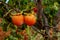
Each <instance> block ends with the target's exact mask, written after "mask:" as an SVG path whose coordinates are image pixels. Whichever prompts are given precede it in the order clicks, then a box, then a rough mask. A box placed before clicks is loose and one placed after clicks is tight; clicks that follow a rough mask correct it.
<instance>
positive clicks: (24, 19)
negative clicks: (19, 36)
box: [12, 14, 36, 26]
mask: <svg viewBox="0 0 60 40" xmlns="http://www.w3.org/2000/svg"><path fill="white" fill-rule="evenodd" d="M12 23H13V24H14V25H17V26H20V25H22V24H24V23H25V24H27V25H29V26H32V25H34V24H35V23H36V16H35V15H33V14H27V15H25V16H24V15H22V14H18V15H17V14H16V15H13V16H12Z"/></svg>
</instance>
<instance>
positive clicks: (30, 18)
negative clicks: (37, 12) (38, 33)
mask: <svg viewBox="0 0 60 40" xmlns="http://www.w3.org/2000/svg"><path fill="white" fill-rule="evenodd" d="M24 18H25V20H24V22H25V24H27V25H29V26H32V25H34V24H35V23H36V17H35V16H34V15H33V14H32V15H26V16H25V17H24Z"/></svg>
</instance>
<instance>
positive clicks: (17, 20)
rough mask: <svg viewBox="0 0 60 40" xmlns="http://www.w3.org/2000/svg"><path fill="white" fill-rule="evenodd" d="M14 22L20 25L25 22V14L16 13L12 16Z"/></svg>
mask: <svg viewBox="0 0 60 40" xmlns="http://www.w3.org/2000/svg"><path fill="white" fill-rule="evenodd" d="M12 23H13V24H14V25H17V26H20V25H22V24H23V23H24V17H23V15H14V16H12Z"/></svg>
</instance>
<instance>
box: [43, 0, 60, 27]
mask: <svg viewBox="0 0 60 40" xmlns="http://www.w3.org/2000/svg"><path fill="white" fill-rule="evenodd" d="M42 5H43V6H44V8H43V9H44V14H45V15H46V17H47V18H48V22H49V25H50V26H54V25H56V24H55V21H54V17H55V16H56V14H57V12H58V10H59V5H60V4H59V2H58V1H57V0H43V1H42Z"/></svg>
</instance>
